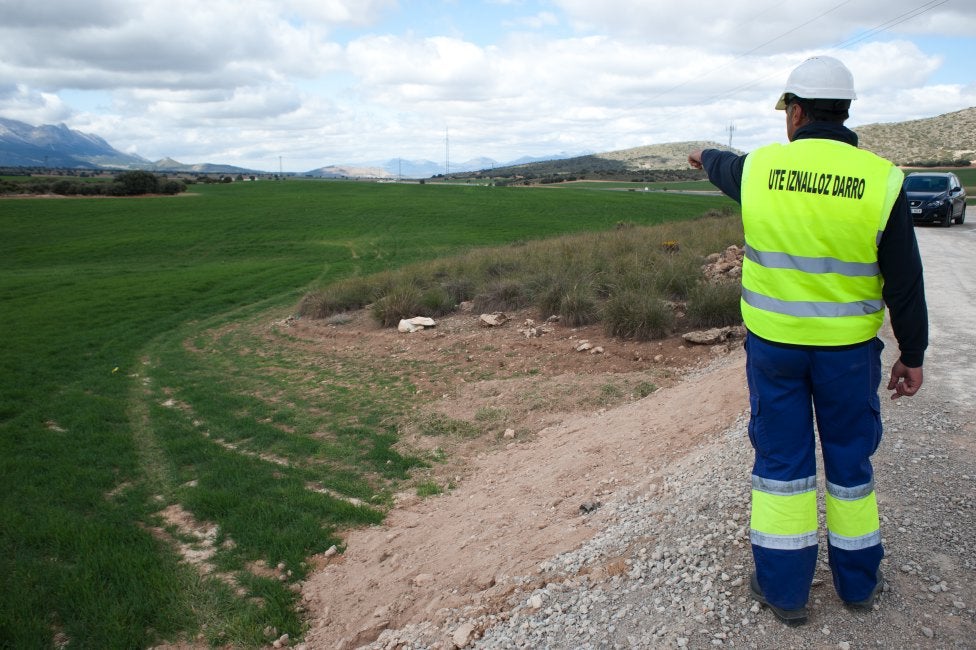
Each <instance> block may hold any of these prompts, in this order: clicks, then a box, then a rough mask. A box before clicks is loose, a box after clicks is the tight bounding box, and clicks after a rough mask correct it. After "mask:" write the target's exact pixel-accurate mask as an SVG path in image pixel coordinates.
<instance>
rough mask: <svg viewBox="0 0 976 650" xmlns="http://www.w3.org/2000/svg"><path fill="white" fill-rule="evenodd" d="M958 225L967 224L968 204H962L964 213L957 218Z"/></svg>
mask: <svg viewBox="0 0 976 650" xmlns="http://www.w3.org/2000/svg"><path fill="white" fill-rule="evenodd" d="M956 223H966V204H965V203H963V204H962V212H960V213H959V216H958V217H956Z"/></svg>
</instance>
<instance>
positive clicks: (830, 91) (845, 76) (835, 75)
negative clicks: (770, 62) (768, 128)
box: [776, 56, 857, 111]
mask: <svg viewBox="0 0 976 650" xmlns="http://www.w3.org/2000/svg"><path fill="white" fill-rule="evenodd" d="M787 95H796V96H797V97H801V98H803V99H847V100H851V99H857V95H856V94H855V93H854V75H852V74H851V71H850V70H848V69H847V66H845V65H844V64H843V63H841V62H840V61H838V60H837V59H835V58H834V57H832V56H815V57H812V58H809V59H807V60H806V61H804V62H803V63H801V64H800V65H798V66H797V67H796V69H795V70H793V72H791V73H790V77H789V79H787V80H786V88H784V89H783V94H782V95H780V98H779V101H778V102H776V110H779V111H782V110H784V109H786V96H787Z"/></svg>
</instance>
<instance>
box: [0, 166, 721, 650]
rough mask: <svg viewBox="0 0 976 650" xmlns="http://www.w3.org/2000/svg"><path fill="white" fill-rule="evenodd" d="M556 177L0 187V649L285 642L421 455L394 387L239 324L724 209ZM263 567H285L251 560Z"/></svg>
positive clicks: (716, 201)
mask: <svg viewBox="0 0 976 650" xmlns="http://www.w3.org/2000/svg"><path fill="white" fill-rule="evenodd" d="M561 190H562V191H559V192H549V191H545V190H538V189H524V188H491V187H460V186H459V187H452V186H437V185H430V184H428V185H394V184H356V183H332V182H284V183H274V182H257V183H236V184H233V185H211V186H200V185H198V186H193V187H191V188H190V191H191V194H190V195H182V196H177V197H167V198H136V199H64V200H62V199H44V200H29V199H15V200H0V229H2V232H3V237H2V238H0V302H2V310H0V331H2V333H3V342H4V345H3V346H2V348H0V522H2V525H0V648H7V647H10V648H45V647H51V646H52V645H53V644H63V643H65V642H68V643H70V644H71V646H72V647H97V648H136V647H145V646H148V645H151V644H153V643H155V642H158V641H160V640H164V639H166V640H175V639H181V638H182V639H193V638H195V637H196V635H197V634H202V635H203V639H204V640H205V641H206V642H208V643H211V644H223V643H227V644H232V645H234V646H256V645H260V644H262V643H267V642H268V641H269V639H268V638H267V637H266V635H264V634H263V632H262V631H263V630H264V628H265V627H266V626H271V627H274V628H276V629H277V630H278V632H280V633H283V632H288V633H289V634H291V635H292V637H293V638H294V637H298V636H300V635H301V634H302V631H303V627H302V625H303V622H302V620H301V618H300V616H299V614H298V613H297V610H296V607H295V599H296V594H295V593H294V592H293V591H292V590H291V589H290V588H289V586H290V585H291V584H293V583H294V581H296V580H299V579H300V578H301V577H302V576H304V575H305V574H306V573H307V571H308V567H307V565H306V563H305V561H306V560H307V558H308V557H309V556H311V555H313V554H315V553H318V552H321V551H324V550H325V549H327V548H329V546H331V545H333V544H338V545H340V547H341V537H340V533H341V531H342V530H343V529H344V528H346V527H349V526H358V525H364V524H369V523H373V522H377V521H380V520H381V519H382V517H383V513H384V511H385V508H386V507H387V506H388V504H389V499H390V494H391V491H392V489H394V488H395V486H396V485H397V483H398V482H400V481H403V480H405V479H406V478H407V477H408V476H409V474H410V472H411V470H412V469H413V468H415V467H419V466H422V465H424V464H425V463H427V462H428V461H429V459H425V458H417V457H410V456H403V455H401V454H399V453H397V452H396V451H395V450H394V447H393V445H394V444H395V442H396V429H395V427H394V426H392V425H391V421H393V420H395V418H396V416H397V415H398V414H399V412H400V411H401V410H405V409H407V408H409V401H410V399H411V396H412V395H413V392H414V391H413V389H412V387H411V386H410V385H409V383H408V382H406V381H402V380H394V379H390V378H389V377H388V376H387V375H382V376H378V375H376V374H375V373H371V372H367V371H366V370H365V369H363V368H350V367H342V368H338V367H330V366H327V365H325V364H320V363H317V360H315V359H304V358H295V357H291V356H288V355H285V354H283V353H280V352H279V351H277V350H275V349H273V348H268V347H267V346H266V344H265V341H264V340H262V339H261V337H260V336H258V335H256V334H255V333H254V332H255V331H259V330H260V328H254V327H251V328H247V327H239V325H240V324H242V323H251V324H253V323H264V322H266V321H270V320H271V319H272V318H281V317H284V316H286V315H288V314H290V313H293V312H294V309H295V306H296V305H297V303H298V300H299V299H300V297H301V296H302V295H303V294H304V292H305V291H306V289H307V288H308V287H309V286H312V285H321V284H324V283H328V282H329V281H332V280H337V279H340V278H344V277H349V276H352V275H357V274H358V275H365V274H370V273H373V272H377V271H381V270H385V269H390V268H394V267H398V266H401V265H405V264H408V263H412V262H417V261H420V260H424V259H430V258H434V257H439V256H443V255H448V254H453V253H457V252H462V251H466V250H470V249H472V248H476V247H482V246H490V245H498V244H505V243H510V242H517V241H525V240H530V239H539V238H544V237H548V236H553V235H558V234H563V233H571V232H584V231H594V230H604V229H608V228H611V227H613V226H614V225H615V224H618V223H620V222H632V223H636V224H652V223H659V222H663V221H668V220H681V219H688V218H692V217H694V216H696V215H698V214H701V213H703V212H705V211H706V210H708V209H710V208H721V207H728V206H732V205H733V204H732V203H731V202H730V201H728V200H727V199H724V198H721V197H696V196H683V195H678V194H666V193H660V192H648V193H643V192H595V191H591V190H588V189H585V188H576V189H573V188H570V187H567V188H561ZM242 351H248V352H249V353H248V354H245V353H243V352H242ZM272 367H273V368H275V370H276V372H274V373H272V372H269V368H272ZM378 394H382V395H383V399H378V398H377V397H376V396H377V395H378ZM309 486H314V487H315V488H316V489H314V490H312V489H309ZM350 498H354V499H357V500H358V501H356V502H350V501H349V499H350ZM176 507H178V508H180V509H181V511H183V512H186V513H189V514H190V515H192V516H193V518H194V519H195V520H196V521H199V522H208V523H210V524H215V525H217V526H218V527H219V528H218V529H217V530H218V531H219V532H218V533H217V535H216V537H215V538H214V539H211V540H209V543H210V544H211V545H212V547H213V552H214V553H213V557H212V558H211V559H210V563H211V564H212V568H211V570H210V572H209V573H203V574H201V572H199V571H198V570H196V569H195V568H193V567H190V566H188V565H186V564H185V563H182V562H180V557H179V555H178V553H177V552H176V550H175V546H174V541H177V542H183V543H191V542H192V543H200V542H201V540H200V539H197V538H194V537H192V536H190V537H187V534H186V532H185V531H181V530H180V529H178V528H176V527H174V525H173V524H172V522H171V521H170V520H168V519H167V518H166V517H165V516H164V514H163V513H164V512H166V511H167V509H173V508H176ZM170 511H171V510H170ZM256 561H263V562H264V563H266V565H267V566H270V567H275V566H277V565H279V564H281V565H283V566H284V567H285V571H287V572H291V573H290V575H289V574H287V573H286V574H285V576H284V577H285V579H284V580H279V579H277V578H276V577H268V576H264V577H262V576H261V575H259V574H256V573H254V572H252V571H248V570H246V568H247V567H248V566H249V565H251V563H254V562H256Z"/></svg>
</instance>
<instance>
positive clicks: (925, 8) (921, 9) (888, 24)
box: [704, 0, 949, 103]
mask: <svg viewBox="0 0 976 650" xmlns="http://www.w3.org/2000/svg"><path fill="white" fill-rule="evenodd" d="M947 2H949V0H929V2H926V3H923V4H921V5H919V6H917V7H915V8H914V9H911V10H909V11H906V12H905V13H903V14H899V15H898V16H895V17H894V18H892V19H890V20H888V21H885V22H883V23H881V24H880V25H876V26H875V27H872V28H871V29H870V30H868V31H867V32H866V33H864V34H862V35H860V36H857V37H855V38H851V39H848V40H846V41H841V42H840V43H837V44H835V45H832V46H830V47H829V48H827V52H834V51H836V50H839V49H844V48H847V47H850V46H851V45H854V44H855V43H860V42H861V41H863V40H865V39H868V38H870V37H872V36H876V35H877V34H880V33H882V32H886V31H888V30H890V29H891V28H892V27H896V26H898V25H901V24H902V23H904V22H907V21H909V20H911V19H912V18H917V17H918V16H921V15H922V14H926V13H928V12H930V11H932V10H933V9H936V8H938V7H940V6H942V5H944V4H946V3H947ZM835 8H836V7H835ZM831 11H832V10H831ZM790 31H793V30H790ZM773 40H775V39H773ZM783 72H784V71H783V70H777V71H776V72H773V73H770V74H768V75H764V76H762V77H759V78H758V79H753V80H752V81H749V82H746V83H744V84H740V85H738V86H735V87H734V88H730V89H728V90H726V91H724V92H721V93H718V94H716V95H712V96H711V97H708V98H706V99H705V100H704V102H705V103H707V102H712V101H715V100H717V99H722V98H724V97H727V96H730V95H733V94H735V93H738V92H740V91H742V90H747V89H749V88H752V87H754V86H757V85H759V84H760V83H762V82H763V81H765V80H767V79H769V78H771V77H775V76H782V75H783Z"/></svg>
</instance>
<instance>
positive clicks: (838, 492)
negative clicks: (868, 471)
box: [826, 481, 881, 551]
mask: <svg viewBox="0 0 976 650" xmlns="http://www.w3.org/2000/svg"><path fill="white" fill-rule="evenodd" d="M826 502H827V530H828V533H829V539H830V543H831V544H832V545H833V546H836V547H838V548H842V549H845V550H850V551H853V550H858V549H862V548H869V547H871V546H875V545H876V544H880V543H881V530H880V521H879V518H878V500H877V496H876V495H875V492H874V482H873V481H872V482H871V483H867V484H865V485H858V486H855V487H842V486H839V485H834V484H833V483H829V482H828V483H827V498H826Z"/></svg>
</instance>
